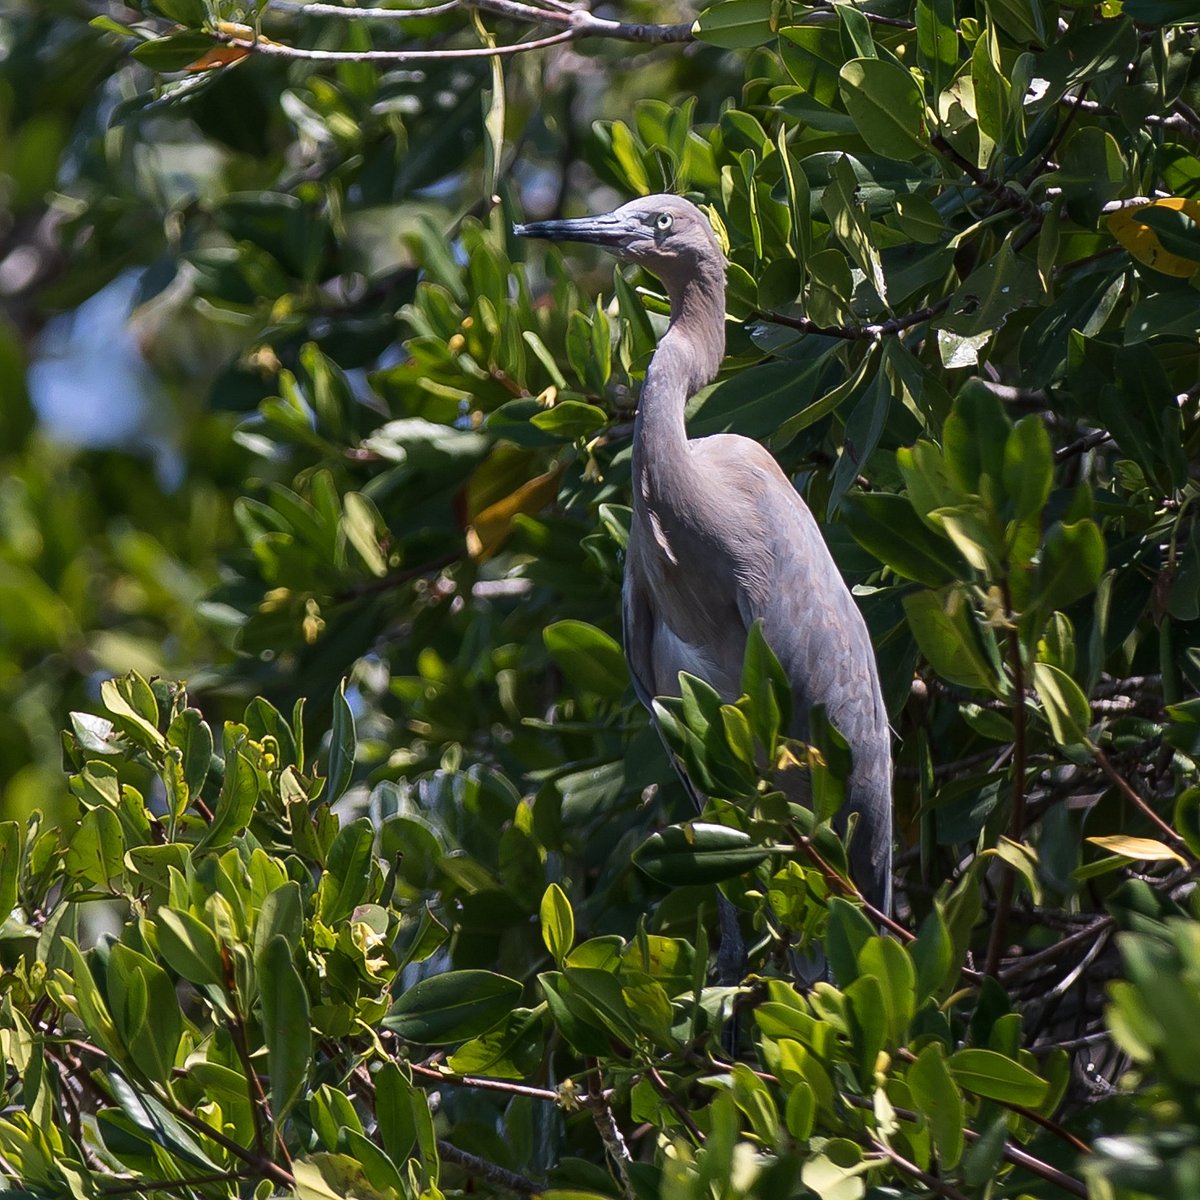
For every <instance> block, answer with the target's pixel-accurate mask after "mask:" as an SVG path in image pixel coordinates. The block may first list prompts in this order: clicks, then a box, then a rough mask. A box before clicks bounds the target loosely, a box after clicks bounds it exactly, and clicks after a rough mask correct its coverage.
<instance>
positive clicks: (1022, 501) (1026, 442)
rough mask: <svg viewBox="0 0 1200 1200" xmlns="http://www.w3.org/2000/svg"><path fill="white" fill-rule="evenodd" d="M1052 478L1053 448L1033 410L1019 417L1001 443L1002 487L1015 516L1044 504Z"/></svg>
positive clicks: (1038, 510)
mask: <svg viewBox="0 0 1200 1200" xmlns="http://www.w3.org/2000/svg"><path fill="white" fill-rule="evenodd" d="M1053 482H1054V452H1053V451H1052V450H1051V448H1050V435H1049V434H1048V433H1047V432H1046V425H1045V422H1044V421H1043V420H1042V418H1041V417H1040V416H1038V415H1037V414H1036V413H1030V414H1029V416H1027V417H1022V418H1021V420H1019V421H1018V422H1017V423H1016V425H1015V426H1013V431H1012V433H1010V434H1009V435H1008V439H1007V441H1006V442H1005V443H1004V490H1005V491H1006V492H1007V493H1008V498H1009V500H1010V501H1011V502H1012V505H1013V510H1014V515H1015V516H1016V518H1017V519H1018V520H1021V519H1022V518H1024V517H1031V516H1036V515H1038V514H1040V513H1041V511H1042V509H1043V508H1044V507H1045V504H1046V500H1047V499H1048V497H1049V495H1050V487H1051V485H1052V484H1053Z"/></svg>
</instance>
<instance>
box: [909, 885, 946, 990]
mask: <svg viewBox="0 0 1200 1200" xmlns="http://www.w3.org/2000/svg"><path fill="white" fill-rule="evenodd" d="M909 949H910V953H911V954H912V957H913V965H914V966H915V967H916V971H917V982H916V998H917V1003H918V1004H921V1003H922V1002H923V1001H925V1000H926V999H928V998H929V997H930V996H936V995H938V994H939V993H940V991H941V989H942V988H943V987H945V986H947V983H948V980H949V976H950V972H951V971H952V970H954V968H955V966H956V964H955V961H954V943H953V942H952V940H951V938H950V930H949V929H948V928H947V926H946V919H945V917H944V916H943V915H942V906H941V905H940V904H938V903H935V904H934V906H933V908H932V909H931V910H930V912H929V915H928V916H927V917H926V918H925V920H924V921H922V922H921V927H920V929H918V930H917V940H916V941H915V942H913V943H912V945H911V947H910V948H909Z"/></svg>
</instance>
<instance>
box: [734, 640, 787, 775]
mask: <svg viewBox="0 0 1200 1200" xmlns="http://www.w3.org/2000/svg"><path fill="white" fill-rule="evenodd" d="M742 691H743V693H745V695H747V696H748V697H749V698H750V712H749V720H750V723H751V726H752V727H753V729H754V734H755V736H756V737H757V738H758V740H759V743H760V744H761V745H762V747H763V749H764V750H765V751H766V752H767V753H768V755H770V754H773V753H774V750H775V743H776V740H777V739H778V737H779V735H780V733H784V732H786V731H787V730H788V729H789V728H790V727H791V720H792V688H791V684H790V683H789V682H788V677H787V675H786V674H785V673H784V670H783V667H782V666H781V665H780V662H779V659H778V658H776V657H775V651H774V650H772V649H771V647H770V645H769V644H768V642H767V639H766V636H765V634H764V633H763V631H762V621H760V620H756V621H754V622H753V623H752V624H751V626H750V630H749V632H748V633H747V634H746V652H745V655H744V657H743V659H742Z"/></svg>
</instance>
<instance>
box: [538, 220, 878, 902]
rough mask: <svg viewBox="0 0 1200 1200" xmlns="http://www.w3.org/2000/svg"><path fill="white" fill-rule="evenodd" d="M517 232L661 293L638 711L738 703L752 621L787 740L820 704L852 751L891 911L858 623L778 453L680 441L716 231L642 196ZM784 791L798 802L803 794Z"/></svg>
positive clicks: (641, 566) (647, 437) (628, 640)
mask: <svg viewBox="0 0 1200 1200" xmlns="http://www.w3.org/2000/svg"><path fill="white" fill-rule="evenodd" d="M516 232H517V233H518V234H521V235H523V236H526V237H541V238H549V239H552V240H556V241H563V240H569V241H578V242H591V243H595V244H598V245H601V246H603V247H605V248H606V249H607V250H609V251H610V252H612V253H613V254H615V255H616V256H617V257H618V258H621V259H623V260H626V261H629V262H635V263H638V264H640V265H641V266H644V267H646V268H647V269H648V270H650V271H653V272H654V274H655V275H657V276H658V277H659V278H660V279H661V280H662V281H663V283H664V284H665V285H666V289H667V294H668V295H669V296H670V300H671V320H670V324H669V325H668V327H667V331H666V333H665V334H664V335H663V337H662V339H661V341H660V342H659V345H658V349H657V350H656V352H655V354H654V357H653V359H652V360H651V363H650V366H649V369H648V370H647V372H646V380H645V384H644V386H643V388H642V394H641V400H640V403H639V407H638V413H637V418H636V422H635V425H634V435H633V526H632V530H631V533H630V538H629V551H628V556H627V560H626V564H625V585H624V592H623V610H624V631H625V654H626V657H627V658H628V660H629V667H630V671H631V673H632V675H633V681H634V687H635V689H636V691H637V694H638V698H639V699H640V700H641V701H642V703H643V704H645V705H646V706H647V707H648V708H649V707H650V705H651V701H652V699H653V697H654V696H677V695H678V694H679V672H680V671H687V672H689V673H690V674H692V675H696V676H699V677H700V678H701V679H704V680H705V681H707V682H708V683H709V684H711V685H712V686H713V687H714V688H715V689H716V690H717V691H718V692H719V693H720V694H721V695H722V697H724V698H725V699H727V700H735V699H736V698H737V697H738V695H739V694H740V692H741V687H740V680H741V670H742V659H743V656H744V653H745V646H746V634H747V631H748V630H749V628H750V627H751V625H752V624H753V623H754V621H756V620H761V621H762V623H763V633H764V635H765V636H766V640H767V642H768V644H769V645H770V646H771V648H772V649H773V650H774V651H775V654H776V655H777V656H778V658H779V661H780V663H781V664H782V666H783V669H784V671H785V672H786V674H787V677H788V680H789V682H790V684H791V688H792V695H793V721H792V728H791V730H790V731H789V732H790V733H791V734H792V735H793V736H795V737H797V738H800V739H801V740H803V739H806V738H807V736H808V732H809V729H808V714H809V711H810V709H811V708H812V706H813V705H814V704H824V705H825V709H826V712H827V714H828V716H829V718H830V720H831V721H832V722H833V723H834V724H835V725H836V726H837V727H838V729H839V730H841V732H842V735H843V736H844V737H845V738H846V740H847V742H848V743H849V745H850V749H851V752H852V754H853V768H852V771H851V775H850V779H849V786H848V798H847V804H846V810H847V812H856V813H858V814H859V818H858V824H857V828H856V830H855V833H854V838H853V841H852V843H851V856H850V861H851V871H852V873H853V875H854V878H855V882H856V883H857V884H858V886H859V887H860V888H861V889H862V891H863V892H864V894H865V895H866V896H867V898H868V899H869V900H870V901H871V902H872V903H873V904H874V905H875V906H876V907H877V908H880V909H882V910H883V911H884V912H889V911H890V908H891V887H892V870H891V853H892V786H891V785H892V763H891V751H890V737H889V730H888V721H887V713H886V711H885V709H884V704H883V696H882V693H881V692H880V688H879V678H878V672H877V670H876V666H875V655H874V652H873V650H872V647H871V641H870V637H869V635H868V633H867V627H866V624H865V623H864V621H863V619H862V614H861V613H860V612H859V610H858V607H857V606H856V605H855V603H854V600H853V598H852V597H851V595H850V592H849V590H848V589H847V587H846V584H845V582H844V581H843V579H842V577H841V575H840V574H839V572H838V570H837V567H836V566H835V565H834V562H833V559H832V558H831V557H830V554H829V551H828V549H827V548H826V546H825V542H824V540H823V539H822V537H821V534H820V531H819V530H818V528H817V523H816V521H815V520H814V519H813V515H812V513H811V512H810V511H809V509H808V506H807V505H806V504H805V503H804V501H803V500H802V499H801V498H800V496H799V494H798V493H797V492H796V490H795V488H794V487H793V486H792V485H791V483H790V482H789V480H788V478H787V476H785V475H784V473H783V472H782V471H781V470H780V468H779V465H778V464H777V463H776V462H775V460H774V459H773V458H772V457H771V455H770V454H769V453H768V452H767V451H766V450H765V449H764V448H763V447H762V446H760V445H759V444H758V443H757V442H755V441H753V440H751V439H750V438H745V437H740V436H737V435H733V434H720V435H717V436H714V437H706V438H697V439H695V440H689V439H688V436H687V431H686V429H685V427H684V415H683V414H684V406H685V404H686V402H687V400H688V398H689V396H691V395H692V394H693V393H694V392H695V391H697V390H698V389H699V388H701V387H703V386H704V385H705V384H707V383H709V382H710V381H711V380H712V379H713V378H714V377H715V375H716V373H717V369H718V367H719V366H720V363H721V358H722V356H723V355H724V352H725V256H724V254H723V253H722V252H721V248H720V246H719V244H718V242H717V239H716V237H715V236H714V234H713V231H712V227H711V226H710V225H709V222H708V221H707V219H706V218H705V216H704V214H703V213H701V212H700V210H699V209H697V208H696V207H695V205H693V204H691V203H689V202H688V201H687V200H683V199H681V198H679V197H678V196H646V197H644V198H642V199H638V200H634V201H632V202H631V203H629V204H625V205H622V206H621V207H620V208H618V209H616V210H615V211H614V212H611V213H607V214H605V215H603V216H597V217H582V218H578V219H576V220H566V221H536V222H533V223H531V224H528V225H519V226H517V227H516ZM797 776H798V773H797ZM785 787H788V784H787V782H786V781H785ZM788 790H789V791H796V792H800V791H802V790H803V784H802V781H800V780H799V778H798V777H797V778H796V779H794V780H793V786H791V787H788ZM841 823H842V824H843V826H844V819H843V820H842V822H841Z"/></svg>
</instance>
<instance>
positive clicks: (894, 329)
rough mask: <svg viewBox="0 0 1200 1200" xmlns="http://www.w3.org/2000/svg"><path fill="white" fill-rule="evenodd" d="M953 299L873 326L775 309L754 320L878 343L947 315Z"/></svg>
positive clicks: (759, 312) (756, 315) (758, 312)
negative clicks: (831, 322) (837, 322)
mask: <svg viewBox="0 0 1200 1200" xmlns="http://www.w3.org/2000/svg"><path fill="white" fill-rule="evenodd" d="M950 300H951V297H950V296H943V297H942V299H940V300H935V301H934V302H933V303H932V304H929V305H927V306H926V307H925V308H919V309H917V310H916V311H915V312H911V313H905V314H904V315H903V316H900V317H890V318H889V319H888V320H886V321H879V322H876V323H874V324H871V325H818V324H817V323H816V321H813V320H810V319H809V318H808V317H798V316H792V315H791V314H790V313H781V312H775V311H774V310H773V309H756V310H755V311H754V312H752V313H751V314H750V316H751V317H752V318H756V319H759V320H763V321H770V322H771V324H772V325H784V326H787V327H788V328H789V329H799V330H800V331H801V332H802V333H815V334H819V335H820V336H822V337H834V338H841V339H843V340H844V341H850V342H875V341H878V340H879V339H880V338H883V337H894V336H895V335H896V334H898V333H903V332H904V331H905V330H906V329H911V328H912V327H913V326H914V325H921V324H924V322H926V321H932V320H933V318H934V317H936V316H938V315H939V314H940V313H942V312H944V311H945V309H947V308H948V307H949V306H950Z"/></svg>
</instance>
